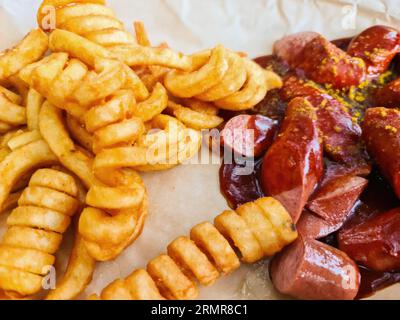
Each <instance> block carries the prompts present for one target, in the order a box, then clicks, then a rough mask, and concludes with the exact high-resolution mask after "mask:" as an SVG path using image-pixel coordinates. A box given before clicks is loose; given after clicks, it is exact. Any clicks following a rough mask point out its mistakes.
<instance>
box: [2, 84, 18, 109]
mask: <svg viewBox="0 0 400 320" xmlns="http://www.w3.org/2000/svg"><path fill="white" fill-rule="evenodd" d="M0 94H4V95H5V96H6V98H7V99H8V100H10V101H11V102H12V103H14V104H17V105H21V104H22V102H23V101H22V97H21V96H20V95H18V94H16V93H15V92H13V91H11V90H8V89H7V88H4V87H2V86H0Z"/></svg>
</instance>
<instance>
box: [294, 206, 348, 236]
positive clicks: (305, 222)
mask: <svg viewBox="0 0 400 320" xmlns="http://www.w3.org/2000/svg"><path fill="white" fill-rule="evenodd" d="M342 225H343V223H336V224H335V223H332V222H328V221H326V220H324V219H322V218H320V217H318V216H317V215H315V214H313V213H312V212H310V211H308V210H304V211H303V212H302V213H301V216H300V219H299V221H298V222H297V224H296V228H297V231H298V232H299V233H300V234H301V235H302V236H303V237H305V238H311V239H320V238H324V237H326V236H328V235H330V234H331V233H333V232H335V231H337V230H339V229H340V227H341V226H342Z"/></svg>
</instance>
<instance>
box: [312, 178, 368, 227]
mask: <svg viewBox="0 0 400 320" xmlns="http://www.w3.org/2000/svg"><path fill="white" fill-rule="evenodd" d="M367 184H368V180H367V179H364V178H361V177H357V176H352V175H345V176H342V177H338V178H335V179H333V180H331V181H329V182H327V183H326V184H324V185H322V186H321V187H320V188H319V189H318V190H317V191H316V192H315V193H314V194H313V196H312V197H311V199H310V201H309V202H308V204H307V208H308V209H309V210H311V211H312V212H314V213H315V214H317V215H318V216H320V217H321V218H323V219H324V220H326V221H327V222H329V223H333V224H339V225H340V224H343V223H344V222H345V221H346V219H347V218H348V216H349V214H350V211H351V209H352V208H353V206H354V204H355V203H356V201H357V200H358V198H359V197H360V195H361V193H362V192H363V191H364V189H365V188H366V187H367Z"/></svg>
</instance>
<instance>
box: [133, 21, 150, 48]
mask: <svg viewBox="0 0 400 320" xmlns="http://www.w3.org/2000/svg"><path fill="white" fill-rule="evenodd" d="M133 26H134V29H135V34H136V42H137V43H138V44H139V45H141V46H144V47H150V46H151V43H150V40H149V37H148V36H147V32H146V29H145V27H144V24H143V22H142V21H135V22H134V24H133Z"/></svg>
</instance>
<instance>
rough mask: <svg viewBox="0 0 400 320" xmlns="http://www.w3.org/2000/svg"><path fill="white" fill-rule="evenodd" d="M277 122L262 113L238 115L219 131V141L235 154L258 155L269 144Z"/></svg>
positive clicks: (273, 135)
mask: <svg viewBox="0 0 400 320" xmlns="http://www.w3.org/2000/svg"><path fill="white" fill-rule="evenodd" d="M276 129H277V122H276V121H275V120H272V119H270V118H268V117H265V116H262V115H245V114H243V115H239V116H236V117H233V118H232V119H230V120H229V121H228V122H227V123H226V125H225V127H224V129H223V130H222V132H221V143H222V144H223V146H224V147H228V148H230V149H231V150H233V151H234V152H235V153H237V154H241V155H244V156H246V157H258V156H260V155H262V154H263V153H264V152H265V150H266V149H267V148H268V147H269V146H270V145H271V143H272V141H273V139H274V137H275V133H276Z"/></svg>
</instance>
